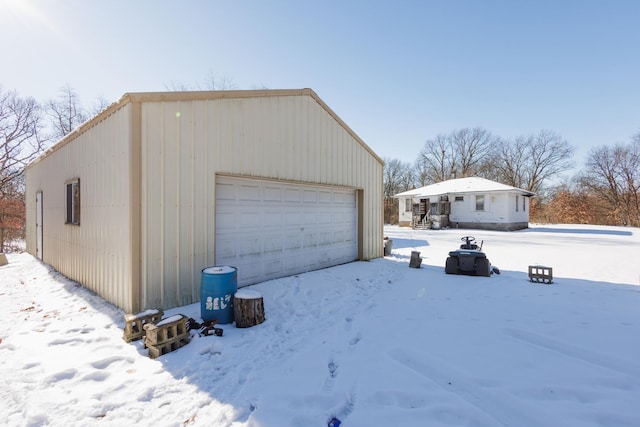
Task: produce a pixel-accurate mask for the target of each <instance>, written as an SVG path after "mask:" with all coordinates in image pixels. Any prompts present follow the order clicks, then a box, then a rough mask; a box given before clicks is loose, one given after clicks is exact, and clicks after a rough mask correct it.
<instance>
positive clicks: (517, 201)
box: [516, 195, 520, 212]
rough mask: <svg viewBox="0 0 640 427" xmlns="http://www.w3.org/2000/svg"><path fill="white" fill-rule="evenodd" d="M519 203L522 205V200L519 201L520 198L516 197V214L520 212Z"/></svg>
mask: <svg viewBox="0 0 640 427" xmlns="http://www.w3.org/2000/svg"><path fill="white" fill-rule="evenodd" d="M518 203H520V200H518V196H517V195H516V212H518Z"/></svg>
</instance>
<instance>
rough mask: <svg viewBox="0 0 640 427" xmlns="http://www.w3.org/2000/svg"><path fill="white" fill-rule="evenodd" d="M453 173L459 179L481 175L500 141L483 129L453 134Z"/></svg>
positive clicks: (465, 129) (461, 130)
mask: <svg viewBox="0 0 640 427" xmlns="http://www.w3.org/2000/svg"><path fill="white" fill-rule="evenodd" d="M449 138H450V141H451V142H450V143H451V153H452V158H453V160H452V162H451V163H452V171H453V175H454V176H456V177H458V178H464V177H468V176H476V175H480V172H481V170H482V169H483V164H484V163H485V162H486V161H487V159H489V158H491V157H492V155H493V153H494V151H495V148H496V145H497V143H498V141H499V139H498V138H496V137H494V136H493V135H492V134H491V132H489V131H488V130H485V129H482V128H478V127H477V128H473V129H469V128H464V129H460V130H458V131H454V132H452V133H451V136H450V137H449Z"/></svg>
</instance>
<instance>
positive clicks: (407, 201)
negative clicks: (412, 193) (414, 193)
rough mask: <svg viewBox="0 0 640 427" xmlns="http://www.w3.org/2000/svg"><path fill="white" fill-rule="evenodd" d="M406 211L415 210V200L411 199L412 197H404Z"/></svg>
mask: <svg viewBox="0 0 640 427" xmlns="http://www.w3.org/2000/svg"><path fill="white" fill-rule="evenodd" d="M404 211H405V212H411V211H413V200H411V199H404Z"/></svg>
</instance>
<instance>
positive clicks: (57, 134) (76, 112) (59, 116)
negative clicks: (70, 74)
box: [46, 84, 88, 140]
mask: <svg viewBox="0 0 640 427" xmlns="http://www.w3.org/2000/svg"><path fill="white" fill-rule="evenodd" d="M46 105H47V106H46V112H47V115H48V116H49V117H50V121H51V126H52V128H53V135H52V136H53V137H54V138H55V139H56V140H59V139H62V138H64V137H65V136H66V135H68V134H70V133H71V132H72V131H73V130H74V129H75V128H76V127H78V126H80V125H81V124H82V123H84V122H85V121H86V120H87V118H88V114H87V112H86V111H85V110H84V109H83V108H82V106H81V105H80V99H79V97H78V94H77V93H76V91H75V90H73V89H72V88H71V86H69V85H68V84H67V85H65V86H63V87H62V88H61V89H60V96H59V97H58V98H57V99H52V100H50V101H48V102H47V104H46Z"/></svg>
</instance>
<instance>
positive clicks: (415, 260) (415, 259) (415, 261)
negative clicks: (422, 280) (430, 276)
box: [409, 251, 422, 268]
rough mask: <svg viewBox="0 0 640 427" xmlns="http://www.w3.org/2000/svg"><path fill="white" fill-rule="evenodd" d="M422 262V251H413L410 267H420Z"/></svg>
mask: <svg viewBox="0 0 640 427" xmlns="http://www.w3.org/2000/svg"><path fill="white" fill-rule="evenodd" d="M421 264H422V258H420V252H418V251H412V252H411V260H410V261H409V267H412V268H420V265H421Z"/></svg>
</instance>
